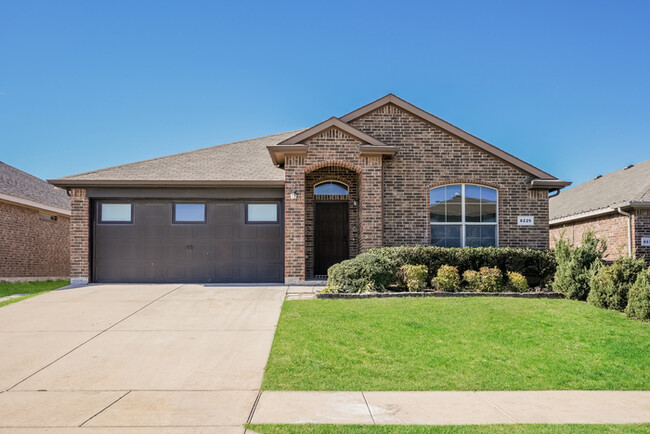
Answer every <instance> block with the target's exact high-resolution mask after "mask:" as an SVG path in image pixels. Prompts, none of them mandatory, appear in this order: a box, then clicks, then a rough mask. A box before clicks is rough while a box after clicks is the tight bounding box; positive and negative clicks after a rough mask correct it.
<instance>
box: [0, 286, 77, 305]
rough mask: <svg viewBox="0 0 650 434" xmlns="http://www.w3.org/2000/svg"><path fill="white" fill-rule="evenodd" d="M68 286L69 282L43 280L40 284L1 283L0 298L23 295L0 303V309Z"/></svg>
mask: <svg viewBox="0 0 650 434" xmlns="http://www.w3.org/2000/svg"><path fill="white" fill-rule="evenodd" d="M69 284H70V281H69V280H45V281H40V282H10V283H7V282H2V283H0V297H7V296H9V295H15V294H25V295H24V296H23V297H16V298H12V299H11V300H5V301H3V302H0V307H2V306H6V305H8V304H12V303H16V302H18V301H21V300H24V299H26V298H30V297H34V296H35V295H39V294H43V293H45V292H49V291H52V290H54V289H57V288H61V287H64V286H67V285H69Z"/></svg>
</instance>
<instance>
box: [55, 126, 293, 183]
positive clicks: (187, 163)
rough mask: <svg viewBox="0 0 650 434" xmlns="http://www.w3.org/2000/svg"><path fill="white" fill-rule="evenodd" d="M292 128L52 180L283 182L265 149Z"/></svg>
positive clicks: (290, 133)
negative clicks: (278, 132)
mask: <svg viewBox="0 0 650 434" xmlns="http://www.w3.org/2000/svg"><path fill="white" fill-rule="evenodd" d="M301 131H302V130H300V131H292V132H288V133H282V134H274V135H271V136H265V137H259V138H257V139H250V140H243V141H240V142H232V143H226V144H223V145H217V146H212V147H209V148H203V149H198V150H196V151H189V152H183V153H181V154H174V155H168V156H166V157H159V158H154V159H151V160H145V161H138V162H136V163H130V164H124V165H121V166H115V167H109V168H107V169H100V170H94V171H92V172H85V173H80V174H78V175H70V176H65V177H63V178H58V179H53V180H50V182H51V183H52V184H54V185H61V186H66V187H72V186H75V185H111V184H132V185H160V184H164V185H170V184H184V185H217V184H221V185H224V184H237V185H239V184H241V185H246V184H249V185H254V184H278V185H282V184H283V183H284V170H282V169H280V168H278V167H276V166H274V165H273V161H271V158H269V154H268V151H267V149H266V147H267V146H269V145H275V144H278V143H280V142H282V141H283V140H286V139H288V138H289V137H292V136H294V135H296V134H298V133H300V132H301Z"/></svg>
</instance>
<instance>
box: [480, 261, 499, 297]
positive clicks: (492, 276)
mask: <svg viewBox="0 0 650 434" xmlns="http://www.w3.org/2000/svg"><path fill="white" fill-rule="evenodd" d="M479 274H480V275H481V286H480V291H481V292H499V291H502V290H503V273H501V270H499V269H498V268H497V267H493V268H489V267H481V269H480V270H479Z"/></svg>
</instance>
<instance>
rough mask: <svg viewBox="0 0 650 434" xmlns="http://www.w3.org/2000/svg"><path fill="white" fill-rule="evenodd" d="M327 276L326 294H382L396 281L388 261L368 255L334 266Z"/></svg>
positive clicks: (391, 265)
mask: <svg viewBox="0 0 650 434" xmlns="http://www.w3.org/2000/svg"><path fill="white" fill-rule="evenodd" d="M327 275H328V278H327V288H326V292H354V293H358V292H375V291H378V292H381V291H385V290H386V289H387V288H388V285H390V284H392V283H393V282H394V281H395V279H394V270H393V264H391V262H390V261H389V260H388V259H386V258H384V257H381V256H377V255H366V254H363V255H359V256H357V257H356V258H354V259H348V260H347V261H343V262H341V263H338V264H335V265H332V266H331V267H330V268H329V270H327Z"/></svg>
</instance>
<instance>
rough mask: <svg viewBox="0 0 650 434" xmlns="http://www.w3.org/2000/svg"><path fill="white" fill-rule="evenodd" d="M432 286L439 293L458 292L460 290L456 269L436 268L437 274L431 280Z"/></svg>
mask: <svg viewBox="0 0 650 434" xmlns="http://www.w3.org/2000/svg"><path fill="white" fill-rule="evenodd" d="M433 286H434V287H435V288H436V289H437V290H439V291H449V292H454V291H458V290H459V289H460V273H458V267H454V266H451V265H443V266H442V267H440V268H438V274H437V276H436V277H434V278H433Z"/></svg>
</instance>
